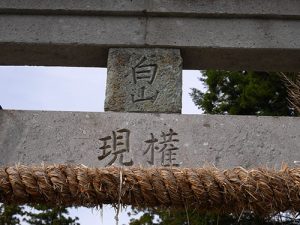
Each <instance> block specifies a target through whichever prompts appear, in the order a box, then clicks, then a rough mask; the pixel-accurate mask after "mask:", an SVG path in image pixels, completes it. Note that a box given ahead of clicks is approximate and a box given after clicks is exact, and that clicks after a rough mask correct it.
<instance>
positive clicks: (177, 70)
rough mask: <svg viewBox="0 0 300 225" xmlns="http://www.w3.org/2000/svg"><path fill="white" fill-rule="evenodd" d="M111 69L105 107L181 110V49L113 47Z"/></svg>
mask: <svg viewBox="0 0 300 225" xmlns="http://www.w3.org/2000/svg"><path fill="white" fill-rule="evenodd" d="M107 71H108V72H107V73H108V77H107V87H106V100H105V111H117V112H123V111H126V112H162V113H181V96H182V58H181V56H180V50H178V49H157V48H151V49H145V48H113V49H110V50H109V55H108V64H107Z"/></svg>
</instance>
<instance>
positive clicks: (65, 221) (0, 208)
mask: <svg viewBox="0 0 300 225" xmlns="http://www.w3.org/2000/svg"><path fill="white" fill-rule="evenodd" d="M68 213H69V212H68V210H67V208H64V207H58V206H57V207H53V208H49V207H47V206H44V205H35V206H33V207H32V208H31V209H30V208H29V207H26V206H17V205H4V204H2V205H0V224H1V225H17V224H21V222H22V221H25V222H27V223H28V224H32V225H79V223H77V221H78V217H75V218H71V217H69V216H68Z"/></svg>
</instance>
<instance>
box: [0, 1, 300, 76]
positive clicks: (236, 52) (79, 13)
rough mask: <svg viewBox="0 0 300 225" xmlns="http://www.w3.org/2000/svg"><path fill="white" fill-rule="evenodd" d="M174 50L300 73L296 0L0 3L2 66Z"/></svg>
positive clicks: (204, 64) (206, 61)
mask: <svg viewBox="0 0 300 225" xmlns="http://www.w3.org/2000/svg"><path fill="white" fill-rule="evenodd" d="M114 47H115V48H118V47H124V48H126V47H131V48H134V47H143V48H145V47H147V48H151V47H153V48H176V49H180V50H181V52H182V57H183V62H184V65H183V66H184V69H208V68H217V69H228V70H243V69H247V70H266V71H295V72H297V71H300V63H299V61H300V1H299V0H272V1H267V0H266V1H261V0H216V1H211V0H202V1H189V0H115V1H111V0H99V1H95V0H78V1H72V0H24V1H18V0H2V1H0V65H40V66H43V65H44V66H100V67H106V62H107V52H108V48H114Z"/></svg>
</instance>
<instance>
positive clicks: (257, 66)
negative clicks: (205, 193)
mask: <svg viewBox="0 0 300 225" xmlns="http://www.w3.org/2000/svg"><path fill="white" fill-rule="evenodd" d="M299 62H300V2H299V1H298V0H272V1H261V0H251V1H250V0H249V1H248V0H243V1H240V0H226V1H225V0H216V1H210V0H202V1H188V0H157V1H156V0H153V1H150V0H143V1H141V0H130V1H129V0H115V1H111V0H98V1H95V0H77V1H71V0H26V1H16V0H2V1H1V2H0V64H2V65H43V66H50V65H51V66H106V65H107V67H108V82H107V90H106V101H105V110H106V111H113V112H105V113H85V112H40V111H6V110H3V111H0V156H1V157H0V164H1V165H2V166H4V165H14V164H15V163H21V164H26V165H33V164H40V163H41V162H44V163H46V164H50V163H68V164H84V165H86V166H90V167H106V166H110V165H115V166H122V167H126V166H143V167H153V166H155V167H158V166H159V167H161V166H162V167H171V168H173V167H176V168H177V167H179V168H184V167H190V168H197V167H202V166H203V165H205V164H213V165H215V166H217V167H218V168H221V169H227V168H231V167H238V166H243V167H245V168H254V167H257V166H270V167H275V168H279V167H280V166H281V165H282V163H283V162H284V163H286V164H287V165H289V166H294V165H295V164H294V162H295V161H298V160H300V154H299V149H300V120H299V119H298V118H283V117H253V116H211V115H197V116H196V115H189V116H187V115H178V114H179V113H180V112H181V84H182V81H181V79H182V78H181V73H182V68H185V69H206V68H218V69H229V70H238V69H250V70H269V71H291V72H292V71H295V72H296V71H300V63H299ZM166 113H168V114H166ZM0 174H1V171H0ZM20 176H21V175H20ZM21 177H22V176H21ZM0 200H1V199H0ZM125 202H126V201H125ZM167 205H168V204H167Z"/></svg>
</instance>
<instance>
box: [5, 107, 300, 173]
mask: <svg viewBox="0 0 300 225" xmlns="http://www.w3.org/2000/svg"><path fill="white" fill-rule="evenodd" d="M170 133H173V135H172V137H170V135H168V134H170ZM175 133H176V134H175ZM152 135H153V136H152ZM114 140H115V141H117V142H113V141H114ZM105 141H106V145H105ZM114 143H115V145H114ZM109 145H110V146H109ZM104 146H106V147H104ZM100 148H102V149H100ZM172 149H173V150H172ZM299 149H300V118H289V117H254V116H253V117H251V116H209V115H176V114H150V113H147V114H142V113H138V114H136V113H85V112H81V113H79V112H38V111H6V110H1V111H0V165H7V164H9V165H15V164H16V163H23V164H40V163H41V162H45V163H76V164H81V163H82V164H84V165H87V166H100V167H101V166H106V165H107V164H109V163H110V162H111V164H113V165H124V166H126V165H131V164H133V165H135V166H138V165H143V166H152V164H153V165H155V166H160V165H162V163H163V165H168V164H170V160H169V157H168V153H169V152H171V153H172V154H173V155H172V160H171V164H172V165H173V166H176V165H178V166H180V167H199V166H203V165H204V164H214V165H215V166H217V167H219V168H230V167H235V166H244V167H247V168H250V167H256V166H269V167H273V166H274V167H277V168H278V167H280V166H281V165H282V163H283V162H286V163H288V164H289V165H290V166H293V165H295V164H294V161H300V153H299ZM152 150H153V158H152V155H151V154H152ZM163 153H164V157H165V158H164V161H162V160H163ZM152 160H153V161H152ZM120 162H121V163H120Z"/></svg>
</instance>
